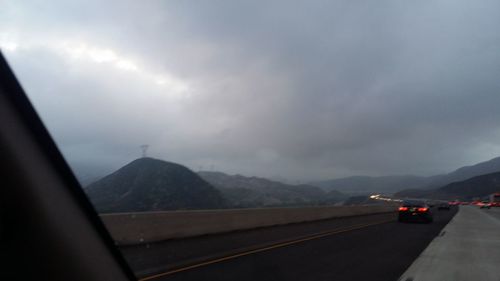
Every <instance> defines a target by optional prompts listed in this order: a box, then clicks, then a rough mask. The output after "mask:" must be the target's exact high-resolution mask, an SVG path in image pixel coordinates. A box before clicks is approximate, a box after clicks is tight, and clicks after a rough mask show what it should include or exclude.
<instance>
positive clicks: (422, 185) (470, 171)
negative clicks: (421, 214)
mask: <svg viewBox="0 0 500 281" xmlns="http://www.w3.org/2000/svg"><path fill="white" fill-rule="evenodd" d="M498 171H500V157H497V158H493V159H491V160H489V161H485V162H481V163H478V164H475V165H472V166H465V167H461V168H459V169H457V170H455V171H453V172H451V173H448V174H442V175H435V176H431V177H419V176H412V175H408V176H384V177H369V176H353V177H346V178H339V179H333V180H326V181H320V182H313V183H311V185H314V186H318V187H321V188H323V189H324V190H332V189H333V190H338V191H340V192H343V193H347V194H351V195H361V194H373V193H386V194H393V193H396V192H400V191H403V190H404V191H405V192H406V191H407V192H410V194H413V193H412V192H413V190H417V193H422V192H421V191H419V190H422V189H423V190H425V189H434V188H437V187H442V186H444V185H446V184H449V183H452V182H457V181H463V180H466V179H468V178H472V177H475V176H479V175H484V174H489V173H494V172H498ZM403 194H404V193H403Z"/></svg>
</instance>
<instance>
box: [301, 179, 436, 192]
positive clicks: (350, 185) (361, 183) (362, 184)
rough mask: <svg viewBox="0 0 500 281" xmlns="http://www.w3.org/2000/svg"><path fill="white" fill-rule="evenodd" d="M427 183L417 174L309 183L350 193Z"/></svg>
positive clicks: (397, 189)
mask: <svg viewBox="0 0 500 281" xmlns="http://www.w3.org/2000/svg"><path fill="white" fill-rule="evenodd" d="M428 183H429V180H428V179H427V178H425V177H418V176H385V177H369V176H353V177H346V178H339V179H333V180H327V181H320V182H314V183H311V184H312V185H315V186H318V187H321V188H323V189H324V190H338V191H340V192H343V193H347V194H351V195H362V194H371V193H387V194H391V193H394V192H397V191H400V190H402V189H407V188H420V187H422V186H425V185H426V184H428Z"/></svg>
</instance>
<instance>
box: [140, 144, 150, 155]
mask: <svg viewBox="0 0 500 281" xmlns="http://www.w3.org/2000/svg"><path fill="white" fill-rule="evenodd" d="M148 148H149V144H143V145H141V150H142V157H147V152H148Z"/></svg>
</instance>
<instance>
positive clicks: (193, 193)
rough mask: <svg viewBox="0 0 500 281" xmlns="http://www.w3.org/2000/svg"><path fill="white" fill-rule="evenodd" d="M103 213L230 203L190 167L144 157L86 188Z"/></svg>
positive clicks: (221, 205) (197, 207)
mask: <svg viewBox="0 0 500 281" xmlns="http://www.w3.org/2000/svg"><path fill="white" fill-rule="evenodd" d="M84 190H85V192H86V193H87V195H88V196H89V198H90V200H91V201H92V203H93V204H94V205H95V207H96V209H97V210H98V211H99V212H101V213H109V212H142V211H164V210H179V209H219V208H225V207H227V202H226V201H225V200H224V198H223V196H222V194H221V193H220V192H219V191H218V190H217V189H215V188H214V187H213V186H212V185H210V184H209V183H207V182H206V181H204V180H203V179H202V178H200V176H198V175H197V174H196V173H194V172H192V171H191V170H189V169H188V168H186V167H184V166H182V165H179V164H175V163H171V162H166V161H162V160H157V159H153V158H140V159H137V160H135V161H132V162H131V163H129V164H127V165H125V166H124V167H122V168H121V169H119V170H118V171H116V172H114V173H112V174H110V175H108V176H106V177H104V178H102V179H100V180H98V181H96V182H94V183H92V184H90V185H89V186H88V187H87V188H85V189H84Z"/></svg>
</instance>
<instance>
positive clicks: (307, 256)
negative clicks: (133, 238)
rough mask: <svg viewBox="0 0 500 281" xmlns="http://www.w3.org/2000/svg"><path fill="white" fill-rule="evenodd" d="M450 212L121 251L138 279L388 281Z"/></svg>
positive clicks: (384, 216)
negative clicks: (422, 220)
mask: <svg viewBox="0 0 500 281" xmlns="http://www.w3.org/2000/svg"><path fill="white" fill-rule="evenodd" d="M455 213H456V210H455V209H452V210H451V211H437V210H435V222H434V223H432V224H416V223H403V224H402V223H397V222H396V216H395V214H379V215H370V216H360V217H352V218H343V219H332V220H326V221H319V222H313V223H301V224H293V225H287V226H279V227H269V228H263V229H257V230H252V231H242V232H235V233H229V234H224V235H210V236H205V237H198V238H191V239H179V240H171V241H166V242H163V243H156V244H151V245H144V246H136V247H125V248H122V251H123V253H124V255H125V257H126V258H127V260H128V261H129V263H130V264H131V265H132V267H133V268H134V270H135V271H136V272H137V274H138V276H139V277H142V278H143V280H210V281H216V280H315V281H319V280H383V281H390V280H394V281H396V280H397V279H398V278H399V277H400V276H401V275H402V274H403V272H404V271H405V270H406V269H407V268H408V267H409V266H410V265H411V264H412V262H413V261H414V260H415V259H416V258H417V257H418V256H419V254H420V253H421V252H422V251H423V250H424V249H425V248H426V246H427V245H428V244H429V243H430V242H431V241H432V239H433V238H434V237H436V236H437V235H438V234H439V233H440V231H441V229H442V228H443V227H444V226H445V225H446V224H447V223H448V222H449V220H450V219H451V218H452V217H453V215H454V214H455Z"/></svg>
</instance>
